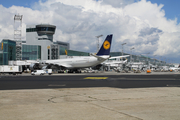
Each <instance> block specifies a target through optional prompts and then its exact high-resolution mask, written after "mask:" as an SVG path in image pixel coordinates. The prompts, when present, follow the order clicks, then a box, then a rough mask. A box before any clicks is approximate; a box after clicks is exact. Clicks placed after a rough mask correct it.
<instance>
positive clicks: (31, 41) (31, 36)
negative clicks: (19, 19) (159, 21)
mask: <svg viewBox="0 0 180 120" xmlns="http://www.w3.org/2000/svg"><path fill="white" fill-rule="evenodd" d="M55 31H56V26H54V25H50V24H39V25H27V27H26V41H22V48H21V52H22V58H21V60H52V59H60V58H63V57H65V56H66V55H69V56H88V55H89V53H85V52H79V51H73V50H69V49H70V45H69V43H67V42H61V41H56V42H54V39H53V35H54V34H55ZM16 42H17V41H14V40H10V39H3V40H2V41H1V49H0V65H8V61H15V60H16Z"/></svg>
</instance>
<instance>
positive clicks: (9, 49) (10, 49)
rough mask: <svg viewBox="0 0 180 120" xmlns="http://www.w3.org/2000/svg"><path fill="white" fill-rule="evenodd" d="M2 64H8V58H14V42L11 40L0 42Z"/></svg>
mask: <svg viewBox="0 0 180 120" xmlns="http://www.w3.org/2000/svg"><path fill="white" fill-rule="evenodd" d="M1 49H2V51H3V53H2V56H1V58H2V61H1V62H2V64H3V65H8V61H9V60H16V42H15V41H11V40H3V41H2V43H1Z"/></svg>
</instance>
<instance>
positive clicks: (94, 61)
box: [45, 56, 109, 69]
mask: <svg viewBox="0 0 180 120" xmlns="http://www.w3.org/2000/svg"><path fill="white" fill-rule="evenodd" d="M102 57H103V58H104V59H101V60H99V59H98V58H96V57H93V56H87V57H86V56H83V57H73V58H68V59H57V60H46V61H45V63H48V64H53V65H58V66H63V67H66V68H67V69H78V68H87V67H92V66H96V65H98V64H100V63H102V62H103V61H105V60H106V59H108V58H109V56H102Z"/></svg>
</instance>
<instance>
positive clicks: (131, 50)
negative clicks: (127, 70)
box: [130, 47, 135, 70]
mask: <svg viewBox="0 0 180 120" xmlns="http://www.w3.org/2000/svg"><path fill="white" fill-rule="evenodd" d="M133 49H135V48H134V47H132V48H131V49H130V50H131V70H132V50H133Z"/></svg>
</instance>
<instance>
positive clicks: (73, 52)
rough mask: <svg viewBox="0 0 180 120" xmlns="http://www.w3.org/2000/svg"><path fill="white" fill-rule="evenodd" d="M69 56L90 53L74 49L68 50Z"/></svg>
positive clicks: (87, 54)
mask: <svg viewBox="0 0 180 120" xmlns="http://www.w3.org/2000/svg"><path fill="white" fill-rule="evenodd" d="M67 55H68V56H89V53H86V52H80V51H74V50H67Z"/></svg>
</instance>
